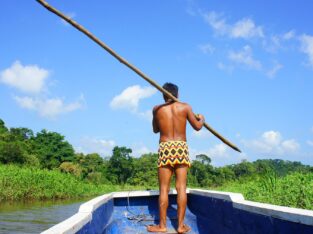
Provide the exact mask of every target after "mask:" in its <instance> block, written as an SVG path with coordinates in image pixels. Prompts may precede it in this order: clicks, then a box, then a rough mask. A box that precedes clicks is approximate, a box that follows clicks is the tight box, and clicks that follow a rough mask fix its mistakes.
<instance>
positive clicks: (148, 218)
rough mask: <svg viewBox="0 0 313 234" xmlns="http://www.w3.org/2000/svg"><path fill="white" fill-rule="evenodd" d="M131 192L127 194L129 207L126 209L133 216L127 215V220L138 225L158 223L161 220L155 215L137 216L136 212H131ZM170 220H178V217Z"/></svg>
mask: <svg viewBox="0 0 313 234" xmlns="http://www.w3.org/2000/svg"><path fill="white" fill-rule="evenodd" d="M131 192H132V191H131V190H130V191H128V194H127V206H126V209H127V211H128V212H129V213H130V214H132V216H127V215H125V216H126V218H127V219H128V220H133V221H136V223H141V222H145V221H153V222H155V221H158V220H159V219H157V218H155V216H153V215H150V214H135V213H134V212H132V211H131V210H130V193H131ZM169 219H170V220H176V219H177V217H171V218H169ZM142 225H144V226H149V225H148V224H142ZM175 233H176V232H175Z"/></svg>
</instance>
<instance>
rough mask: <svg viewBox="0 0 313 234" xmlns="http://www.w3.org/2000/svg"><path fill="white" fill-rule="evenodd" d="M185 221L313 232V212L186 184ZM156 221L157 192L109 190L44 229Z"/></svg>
mask: <svg viewBox="0 0 313 234" xmlns="http://www.w3.org/2000/svg"><path fill="white" fill-rule="evenodd" d="M176 213H177V204H176V191H171V192H170V195H169V208H168V215H167V224H168V233H175V229H176V227H177V218H176ZM185 222H186V224H187V225H189V226H190V227H191V229H192V230H191V232H189V233H190V234H192V233H201V234H204V233H205V234H207V233H213V234H215V233H216V234H221V233H225V234H227V233H229V234H230V233H231V234H236V233H238V234H239V233H240V234H241V233H249V234H253V233H269V234H271V233H273V234H274V233H284V234H285V233H286V234H288V233H290V234H291V233H303V234H309V233H310V234H312V233H313V211H310V210H303V209H295V208H289V207H282V206H274V205H269V204H263V203H257V202H251V201H246V200H245V199H244V198H243V196H242V195H241V194H237V193H225V192H217V191H208V190H197V189H188V204H187V210H186V219H185ZM154 223H158V192H157V191H132V192H120V193H111V194H106V195H103V196H100V197H97V198H95V199H93V200H91V201H89V202H87V203H84V204H83V205H81V207H80V209H79V211H78V213H77V214H75V215H74V216H72V217H71V218H69V219H67V220H65V221H64V222H62V223H60V224H58V225H56V226H54V227H52V228H50V229H48V230H46V231H44V232H43V233H44V234H51V233H79V234H81V233H90V234H103V233H108V234H120V233H147V232H146V225H149V224H154Z"/></svg>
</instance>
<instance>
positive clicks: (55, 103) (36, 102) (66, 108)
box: [14, 96, 84, 119]
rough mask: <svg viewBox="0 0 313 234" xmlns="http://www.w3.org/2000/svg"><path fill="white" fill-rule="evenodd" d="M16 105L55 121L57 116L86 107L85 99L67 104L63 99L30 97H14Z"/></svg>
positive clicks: (81, 98)
mask: <svg viewBox="0 0 313 234" xmlns="http://www.w3.org/2000/svg"><path fill="white" fill-rule="evenodd" d="M14 100H15V101H16V103H17V104H18V105H19V106H20V107H22V108H24V109H27V110H31V111H35V112H37V113H39V115H40V116H42V117H47V118H49V119H55V118H56V117H57V116H59V115H61V114H65V113H69V112H72V111H75V110H78V109H81V108H82V107H83V105H84V97H83V96H81V97H80V98H79V100H78V101H76V102H72V103H68V104H65V103H64V101H63V100H62V99H61V98H39V97H30V96H24V97H19V96H14Z"/></svg>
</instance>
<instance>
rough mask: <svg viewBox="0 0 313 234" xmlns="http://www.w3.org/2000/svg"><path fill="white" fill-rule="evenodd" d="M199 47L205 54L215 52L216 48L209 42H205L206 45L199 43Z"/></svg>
mask: <svg viewBox="0 0 313 234" xmlns="http://www.w3.org/2000/svg"><path fill="white" fill-rule="evenodd" d="M199 49H200V50H201V51H202V53H204V54H213V52H214V50H215V48H214V47H213V46H212V45H211V44H209V43H207V44H204V45H199Z"/></svg>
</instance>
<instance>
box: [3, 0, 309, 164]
mask: <svg viewBox="0 0 313 234" xmlns="http://www.w3.org/2000/svg"><path fill="white" fill-rule="evenodd" d="M49 3H50V4H52V5H53V6H55V7H56V8H58V9H59V10H61V11H63V12H64V13H66V14H67V15H69V16H70V17H72V18H73V19H74V20H76V21H77V22H79V23H80V24H82V25H83V26H85V27H86V28H87V29H89V30H90V31H91V32H92V33H94V34H95V35H97V36H98V37H99V38H100V39H102V40H103V41H104V42H105V43H107V44H108V45H109V46H110V47H112V48H113V49H114V50H115V51H116V52H118V53H119V54H120V55H122V56H123V57H124V58H126V59H127V60H128V61H129V62H131V63H132V64H134V65H135V66H137V67H138V68H139V69H141V70H142V71H143V72H144V73H145V74H147V75H148V76H150V77H151V78H153V79H154V80H155V81H157V82H158V83H159V84H163V83H164V82H167V81H170V82H173V83H176V84H177V85H178V86H179V87H180V100H182V101H184V102H188V103H190V104H191V105H192V107H193V110H194V111H195V112H197V113H202V114H204V115H205V117H206V121H207V122H208V123H209V124H210V125H211V126H212V127H213V128H215V129H216V130H218V131H219V132H220V133H221V134H222V135H224V136H225V137H226V138H228V139H229V140H231V141H232V142H234V143H235V144H236V145H238V146H239V148H240V149H241V150H242V151H243V153H242V154H238V153H237V152H235V151H233V150H231V149H229V148H228V147H226V146H225V145H223V144H222V143H221V142H220V141H219V140H218V139H216V138H215V137H214V136H212V135H210V134H209V132H208V131H207V130H203V131H200V132H198V133H196V132H194V131H193V130H192V129H191V128H190V127H188V142H189V147H190V152H191V155H192V157H194V155H196V154H199V153H206V154H207V155H209V156H210V157H211V158H212V161H213V164H214V165H217V166H220V165H225V164H231V163H236V162H240V161H241V160H242V159H248V160H249V161H253V160H256V159H264V158H281V159H285V160H292V161H301V162H303V163H305V164H310V165H313V108H312V107H313V105H312V100H313V92H312V88H313V28H312V26H311V23H310V22H313V15H312V14H311V9H312V8H313V3H311V2H310V1H304V0H301V1H288V2H286V1H282V0H280V1H275V2H273V1H269V0H267V1H253V3H250V4H247V2H246V1H236V2H234V1H196V0H189V1H183V0H172V1H132V2H130V1H119V0H115V1H99V0H90V1H88V2H87V1H74V0H68V1H56V0H51V1H49ZM0 8H1V10H2V13H1V15H0V28H1V37H0V118H2V119H3V120H4V121H5V122H6V124H7V126H8V127H19V126H24V127H29V128H31V129H33V130H34V131H40V130H41V129H48V130H50V131H57V132H59V133H61V134H63V135H65V136H66V139H67V140H68V141H69V142H70V143H71V144H72V145H74V147H75V149H76V150H77V151H81V152H84V153H90V152H98V153H101V155H102V156H108V155H110V152H111V150H112V148H113V147H114V146H115V145H119V146H122V145H125V146H128V147H131V148H132V149H133V155H134V156H139V155H141V154H142V153H146V152H156V150H157V146H158V135H155V134H153V133H152V129H151V109H152V108H153V106H154V105H156V104H158V103H160V102H162V101H163V100H162V96H161V94H160V93H158V92H157V91H156V90H154V89H153V88H151V87H150V86H149V85H148V84H147V83H146V82H145V81H143V80H142V79H141V78H140V77H139V76H137V75H136V74H134V73H133V72H132V71H130V70H129V69H128V68H126V67H124V66H123V65H122V64H120V63H119V62H117V61H116V60H115V59H114V58H113V57H112V56H110V55H108V54H107V53H106V52H105V51H103V50H102V49H101V48H100V47H98V46H97V45H96V44H94V43H93V42H92V41H90V40H89V39H88V38H86V37H85V36H84V35H82V34H81V33H79V32H78V31H76V30H75V29H73V28H72V27H71V26H69V25H67V24H66V23H65V22H63V21H61V20H60V19H59V18H57V17H56V16H54V15H52V14H51V13H49V12H48V11H47V10H45V9H44V8H42V7H41V6H40V5H39V4H38V3H37V2H36V1H35V0H34V1H17V0H10V1H1V2H0Z"/></svg>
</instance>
